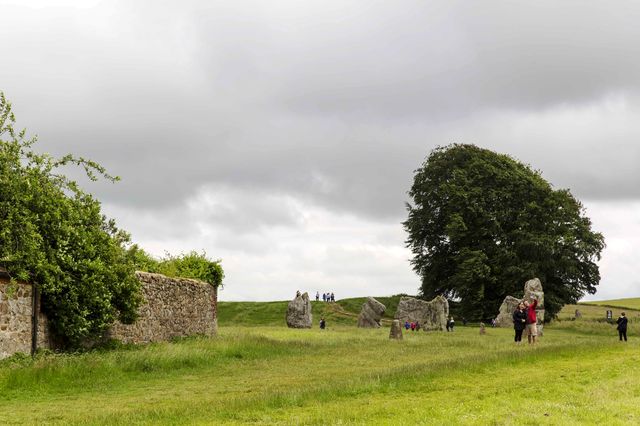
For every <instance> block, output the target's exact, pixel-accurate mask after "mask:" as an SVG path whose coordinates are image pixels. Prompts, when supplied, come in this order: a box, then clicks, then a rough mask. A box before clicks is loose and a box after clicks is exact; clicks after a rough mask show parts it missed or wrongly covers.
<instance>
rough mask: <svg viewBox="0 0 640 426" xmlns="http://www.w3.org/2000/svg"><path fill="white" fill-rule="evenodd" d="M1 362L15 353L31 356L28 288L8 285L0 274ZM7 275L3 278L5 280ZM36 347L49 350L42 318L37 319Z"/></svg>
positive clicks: (29, 292) (47, 336)
mask: <svg viewBox="0 0 640 426" xmlns="http://www.w3.org/2000/svg"><path fill="white" fill-rule="evenodd" d="M0 273H1V274H2V276H0V359H2V358H6V357H8V356H11V355H13V354H15V353H17V352H23V353H30V352H31V331H32V327H33V323H32V319H31V312H32V304H33V300H32V293H31V291H32V287H31V284H26V283H21V282H16V283H13V284H12V283H10V281H9V278H8V275H6V272H4V271H0ZM5 275H6V276H5ZM37 341H38V347H39V348H49V347H50V342H49V327H48V325H47V319H46V317H45V316H44V314H39V315H38V337H37Z"/></svg>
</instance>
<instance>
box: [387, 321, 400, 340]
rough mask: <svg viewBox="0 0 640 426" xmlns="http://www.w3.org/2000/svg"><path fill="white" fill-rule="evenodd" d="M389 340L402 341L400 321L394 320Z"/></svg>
mask: <svg viewBox="0 0 640 426" xmlns="http://www.w3.org/2000/svg"><path fill="white" fill-rule="evenodd" d="M389 339H395V340H402V325H400V320H393V323H391V330H390V331H389Z"/></svg>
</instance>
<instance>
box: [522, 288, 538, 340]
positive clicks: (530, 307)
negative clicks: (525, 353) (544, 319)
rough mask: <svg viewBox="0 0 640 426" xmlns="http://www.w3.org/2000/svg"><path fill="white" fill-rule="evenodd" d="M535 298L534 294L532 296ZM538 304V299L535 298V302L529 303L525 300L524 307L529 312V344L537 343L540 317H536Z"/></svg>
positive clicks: (527, 327)
mask: <svg viewBox="0 0 640 426" xmlns="http://www.w3.org/2000/svg"><path fill="white" fill-rule="evenodd" d="M531 298H532V299H533V296H531ZM537 306H538V299H533V303H529V301H527V300H525V302H524V307H525V310H526V312H527V326H526V330H527V340H528V341H529V344H530V345H531V344H534V345H535V343H536V336H537V335H538V327H537V325H536V324H537V322H538V318H537V317H536V307H537Z"/></svg>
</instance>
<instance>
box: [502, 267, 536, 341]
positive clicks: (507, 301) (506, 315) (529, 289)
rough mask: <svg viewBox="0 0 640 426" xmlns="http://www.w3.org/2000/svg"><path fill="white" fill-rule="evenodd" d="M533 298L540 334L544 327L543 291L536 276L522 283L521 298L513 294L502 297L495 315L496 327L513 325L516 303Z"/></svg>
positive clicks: (530, 300)
mask: <svg viewBox="0 0 640 426" xmlns="http://www.w3.org/2000/svg"><path fill="white" fill-rule="evenodd" d="M533 300H537V301H538V305H537V306H536V317H537V319H538V322H537V328H538V335H540V336H541V335H542V329H543V327H544V291H543V290H542V283H541V282H540V280H539V279H538V278H534V279H532V280H529V281H527V282H526V283H525V284H524V296H523V298H522V299H518V298H516V297H513V296H507V297H505V298H504V301H503V302H502V305H500V312H499V313H498V316H497V317H496V327H513V312H514V311H515V310H516V308H517V307H518V304H519V303H520V302H523V301H529V302H530V303H531V302H533Z"/></svg>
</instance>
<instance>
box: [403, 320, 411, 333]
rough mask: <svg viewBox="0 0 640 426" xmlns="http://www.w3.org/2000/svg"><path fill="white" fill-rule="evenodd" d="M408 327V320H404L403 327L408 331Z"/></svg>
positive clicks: (409, 325)
mask: <svg viewBox="0 0 640 426" xmlns="http://www.w3.org/2000/svg"><path fill="white" fill-rule="evenodd" d="M410 327H411V324H409V320H406V321H405V322H404V329H405V330H407V331H409V328H410Z"/></svg>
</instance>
